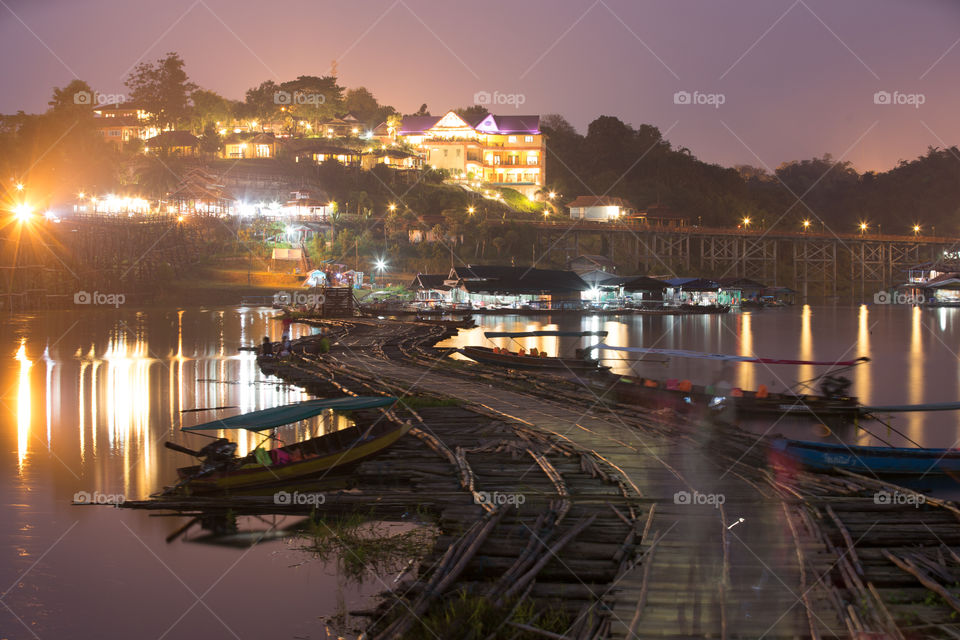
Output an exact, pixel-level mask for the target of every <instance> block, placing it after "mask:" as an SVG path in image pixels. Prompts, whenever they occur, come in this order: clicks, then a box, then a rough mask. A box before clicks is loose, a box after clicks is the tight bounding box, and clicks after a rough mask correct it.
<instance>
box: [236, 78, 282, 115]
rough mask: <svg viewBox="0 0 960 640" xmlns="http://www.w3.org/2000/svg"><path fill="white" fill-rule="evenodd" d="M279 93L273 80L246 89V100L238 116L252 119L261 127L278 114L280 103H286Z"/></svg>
mask: <svg viewBox="0 0 960 640" xmlns="http://www.w3.org/2000/svg"><path fill="white" fill-rule="evenodd" d="M280 91H281V89H280V87H279V85H277V83H276V82H274V81H273V80H267V81H265V82H261V83H260V84H259V85H258V86H256V87H254V88H252V89H247V94H246V96H245V97H246V100H245V101H244V103H243V107H242V108H241V109H239V111H240V115H241V116H242V117H244V118H252V119H254V120H256V121H257V122H259V123H260V124H261V126H262V125H263V121H264V120H270V119H273V118H275V117H276V116H277V114H278V113H280V109H281V104H280V103H281V102H286V99H285V98H284V97H283V94H281V93H280ZM281 98H283V99H281Z"/></svg>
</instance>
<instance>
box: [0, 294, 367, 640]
mask: <svg viewBox="0 0 960 640" xmlns="http://www.w3.org/2000/svg"><path fill="white" fill-rule="evenodd" d="M274 314H275V312H274V311H272V310H267V309H224V310H213V311H209V310H200V309H193V310H186V311H179V312H178V311H165V310H153V311H145V312H129V311H125V310H123V309H120V310H116V311H114V310H110V311H87V310H84V311H83V312H82V313H57V312H51V313H47V314H44V315H42V316H14V317H10V316H4V317H0V416H2V418H0V458H2V459H0V507H2V508H3V509H4V512H5V513H6V514H7V515H6V516H5V517H4V518H0V544H3V546H5V547H6V548H9V549H15V550H16V551H15V553H16V558H11V561H10V562H7V563H5V564H2V565H0V584H7V585H10V584H14V585H16V588H14V589H12V590H11V591H9V593H8V594H7V595H6V596H5V597H4V604H5V605H7V606H9V607H10V610H12V611H14V612H15V613H16V615H17V616H18V617H19V618H21V619H23V620H25V621H26V622H27V624H29V625H30V627H31V630H32V631H28V630H27V629H26V628H24V627H23V626H21V625H20V622H18V620H17V618H15V617H14V616H13V614H11V613H9V612H8V609H6V608H5V607H0V636H2V637H4V638H8V637H9V638H11V640H12V639H15V638H16V639H19V638H21V637H23V638H32V637H34V635H32V634H33V633H35V634H36V635H38V636H40V637H42V638H48V637H49V638H56V637H77V638H80V637H90V638H93V637H96V638H101V639H106V638H111V639H112V638H117V639H119V638H129V637H142V636H143V635H145V634H144V633H143V631H144V630H145V629H146V630H148V633H147V634H146V635H151V636H153V637H157V636H159V635H161V634H162V633H163V632H164V630H165V629H168V628H171V627H170V626H171V625H172V624H174V623H176V621H177V620H178V618H179V617H180V616H181V614H182V613H184V611H186V610H187V609H188V607H190V605H191V604H193V600H194V598H191V597H190V593H189V592H188V591H186V590H183V589H182V587H181V585H180V583H178V582H177V581H176V579H173V578H172V577H171V572H172V573H173V574H175V575H176V576H177V577H178V578H182V580H183V582H184V583H185V584H189V585H191V588H193V589H196V588H198V586H199V585H204V586H203V587H202V589H200V591H198V593H202V592H203V591H204V590H206V589H207V587H208V586H209V585H214V584H216V585H218V586H217V589H216V590H215V591H214V592H213V593H212V594H211V595H210V597H209V598H208V599H207V600H206V603H208V604H210V605H211V607H212V608H213V610H215V611H216V612H217V615H218V616H219V617H220V619H223V620H229V625H230V626H231V627H233V628H239V629H243V630H244V633H243V634H242V635H244V637H246V636H247V635H249V636H250V637H278V636H279V635H282V636H284V637H291V636H301V637H322V635H323V633H324V631H323V628H322V627H323V624H322V618H320V616H327V615H330V614H333V613H334V612H336V611H337V610H338V607H346V608H351V607H352V608H364V607H366V606H369V601H368V600H367V599H366V598H367V597H368V596H369V595H371V594H372V593H375V592H376V591H378V590H379V589H378V586H377V585H373V584H370V585H364V586H357V585H344V584H341V583H338V579H337V577H335V576H333V575H332V573H333V572H332V571H331V570H330V568H328V567H326V566H324V565H323V564H322V563H319V562H314V563H310V562H308V563H307V564H306V565H303V566H301V567H300V568H299V569H298V570H296V571H293V570H291V569H289V566H290V565H293V564H300V563H302V562H303V561H304V560H305V557H304V556H303V554H301V553H299V552H294V551H288V550H286V548H285V546H284V543H283V542H280V541H276V542H270V543H264V544H263V545H262V547H257V548H256V549H254V550H253V551H251V552H250V553H243V552H241V551H237V550H234V549H218V548H211V547H208V546H206V545H195V544H185V541H186V539H187V538H183V539H180V540H178V541H176V542H174V543H172V544H167V543H166V542H165V537H166V536H167V535H168V534H170V533H171V532H172V531H174V530H175V529H177V528H179V527H180V526H181V525H182V524H184V522H185V520H184V519H179V518H154V517H150V515H149V514H148V513H145V512H139V511H127V510H119V511H118V510H114V509H110V508H102V507H75V506H71V504H70V502H71V499H72V498H73V496H74V493H75V492H77V491H87V492H90V493H93V492H95V491H99V492H100V493H102V494H123V495H124V497H125V498H126V499H127V500H133V499H139V498H144V497H146V496H147V495H149V494H150V493H152V492H154V491H157V490H158V489H160V488H162V487H163V486H164V485H168V484H172V483H173V482H174V481H175V479H176V468H177V467H179V466H184V465H187V464H191V463H192V462H193V459H191V458H189V457H188V456H185V455H183V454H179V453H175V452H172V451H169V450H167V449H166V448H164V447H163V442H164V440H172V441H176V442H179V443H181V444H184V445H186V446H189V447H192V448H196V447H198V446H200V445H202V444H203V443H205V442H206V439H203V438H200V437H199V436H196V435H190V434H183V433H181V432H180V428H181V427H182V426H189V425H193V424H197V423H200V422H204V421H207V420H211V419H214V418H216V417H225V416H229V415H234V414H236V413H239V412H241V411H250V410H255V409H261V408H268V407H273V406H277V405H280V404H286V403H288V402H296V401H299V400H303V399H306V398H307V396H306V394H304V393H303V392H302V391H300V390H299V389H296V388H292V387H289V386H287V385H285V384H282V383H280V381H278V380H276V379H272V378H268V377H266V376H264V375H263V374H262V373H260V371H259V369H258V367H257V365H256V357H255V355H254V354H253V353H251V352H238V351H237V347H238V346H240V345H252V344H255V343H258V342H259V341H260V340H261V339H262V338H263V336H264V335H268V336H270V337H271V339H273V340H277V339H279V338H280V332H281V327H280V325H279V323H277V322H272V321H270V318H271V317H272V316H273V315H274ZM311 331H312V330H311V329H309V328H307V327H295V328H294V331H293V334H294V335H295V336H296V335H300V334H303V333H310V332H311ZM227 405H232V406H236V407H237V408H236V409H231V410H227V411H220V412H197V413H181V412H182V411H183V410H184V409H192V408H202V407H215V406H227ZM348 424H349V422H348V421H347V420H346V419H345V418H343V417H342V416H341V417H336V418H334V417H333V416H332V415H326V416H319V417H317V418H315V419H313V420H311V421H306V422H304V423H300V424H298V425H296V426H293V427H290V428H284V429H281V430H279V432H278V435H279V437H281V438H282V439H284V440H285V441H295V440H299V439H304V438H307V437H310V436H312V435H314V434H317V433H321V432H322V433H326V432H329V431H332V430H334V429H338V428H343V427H344V426H347V425H348ZM210 433H212V434H217V433H218V432H210ZM219 433H222V435H226V436H228V437H231V438H232V439H237V436H239V444H240V452H241V453H245V452H247V451H249V450H250V449H251V448H252V447H253V446H255V445H256V444H257V442H259V440H260V436H257V435H256V434H252V433H248V432H246V431H243V432H241V433H239V434H235V433H233V432H230V433H225V432H219ZM199 534H200V530H199V528H195V529H194V530H193V531H191V532H190V535H189V536H188V538H190V537H197V536H198V535H199ZM241 556H242V562H241V561H239V559H240V558H241ZM38 560H42V561H41V562H39V564H37V565H36V567H34V566H33V563H34V562H37V561H38ZM227 572H229V576H228V579H226V580H223V581H222V582H220V581H221V578H223V577H224V575H225V573H227ZM167 587H169V589H168V588H167ZM158 590H163V591H164V594H163V596H162V597H160V598H158V597H157V592H158ZM281 594H282V597H283V599H284V616H282V618H283V619H282V620H278V619H271V617H270V616H263V615H262V612H261V611H259V610H258V608H257V607H254V606H251V607H248V608H245V607H243V606H241V607H236V606H234V605H235V604H236V603H241V604H244V603H247V602H249V603H254V602H263V601H265V600H266V599H270V598H273V599H276V598H277V596H279V595H281ZM218 600H219V601H220V602H219V603H218V602H217V601H218ZM145 602H149V603H151V604H150V606H149V607H145V606H144V603H145ZM200 611H201V608H200V607H198V608H197V611H196V612H194V614H192V615H190V616H189V617H187V618H185V619H184V620H183V622H181V623H178V625H179V626H177V625H175V628H171V631H170V633H169V635H168V637H223V636H224V632H225V631H226V630H225V629H224V627H223V625H222V624H221V622H220V619H218V618H217V617H215V616H214V615H213V614H206V613H202V614H201V615H199V616H197V615H195V614H196V613H197V612H200ZM203 611H206V610H205V609H203ZM108 621H109V622H108ZM227 637H229V634H228V635H227Z"/></svg>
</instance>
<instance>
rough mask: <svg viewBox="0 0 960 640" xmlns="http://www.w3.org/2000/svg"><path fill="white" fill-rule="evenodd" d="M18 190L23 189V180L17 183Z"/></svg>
mask: <svg viewBox="0 0 960 640" xmlns="http://www.w3.org/2000/svg"><path fill="white" fill-rule="evenodd" d="M17 191H23V183H22V182H18V183H17Z"/></svg>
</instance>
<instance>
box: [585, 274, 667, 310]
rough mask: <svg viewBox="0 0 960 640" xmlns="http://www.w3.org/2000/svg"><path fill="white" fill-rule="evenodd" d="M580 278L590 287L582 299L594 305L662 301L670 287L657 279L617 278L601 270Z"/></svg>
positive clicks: (638, 277)
mask: <svg viewBox="0 0 960 640" xmlns="http://www.w3.org/2000/svg"><path fill="white" fill-rule="evenodd" d="M580 277H581V278H582V279H583V280H584V282H586V283H587V284H589V285H590V289H589V290H588V291H586V292H584V294H583V296H582V297H583V299H584V300H585V301H590V302H593V303H603V302H614V301H616V302H623V303H630V302H634V303H636V302H651V301H662V300H663V293H664V291H666V289H667V288H668V287H669V286H670V285H668V284H667V283H666V282H664V281H663V280H657V279H656V278H650V277H647V276H617V275H614V274H612V273H608V272H606V271H599V270H595V271H590V272H588V273H583V274H580Z"/></svg>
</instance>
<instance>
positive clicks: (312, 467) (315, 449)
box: [177, 423, 411, 493]
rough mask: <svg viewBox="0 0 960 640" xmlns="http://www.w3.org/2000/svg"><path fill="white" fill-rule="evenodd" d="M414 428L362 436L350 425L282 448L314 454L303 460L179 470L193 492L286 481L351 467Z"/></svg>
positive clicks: (402, 426)
mask: <svg viewBox="0 0 960 640" xmlns="http://www.w3.org/2000/svg"><path fill="white" fill-rule="evenodd" d="M410 428H411V425H410V424H409V423H405V424H392V425H389V428H387V429H385V430H383V431H382V432H381V433H379V434H376V435H372V436H371V437H369V438H367V439H365V440H362V439H361V438H360V437H359V436H360V435H361V434H362V431H361V430H360V428H359V427H350V428H349V429H344V430H342V431H338V432H334V433H331V434H327V435H325V436H320V437H318V438H311V439H310V440H305V441H303V442H299V443H296V444H292V445H288V446H285V447H281V450H283V451H286V452H287V453H292V452H294V451H297V450H298V451H300V452H301V453H304V454H306V453H309V454H311V456H310V457H305V458H304V459H302V460H295V461H292V462H288V463H286V464H278V465H271V466H269V467H266V466H263V465H262V464H260V463H258V462H255V461H254V460H252V459H249V458H247V459H244V462H243V463H242V464H241V465H240V466H238V467H236V468H234V469H229V470H224V471H216V472H212V473H209V474H205V475H199V476H198V475H196V474H197V472H198V471H199V467H197V466H193V467H184V468H182V469H178V470H177V473H178V474H179V475H180V478H181V480H182V481H183V482H184V486H185V487H186V488H187V490H189V491H190V492H193V493H205V492H217V491H226V490H230V489H248V488H251V487H261V486H269V485H274V484H283V483H287V482H290V481H291V480H299V479H301V478H309V477H311V476H315V475H319V474H322V473H326V472H330V471H332V470H334V469H337V470H342V469H347V468H350V467H352V466H354V465H356V464H358V463H360V462H362V461H364V460H367V459H369V458H372V457H373V456H375V455H377V454H379V453H380V452H382V451H383V450H385V449H386V448H388V447H389V446H390V445H392V444H393V443H394V442H396V441H397V440H399V439H400V438H401V437H402V436H403V435H404V434H406V433H407V431H409V430H410Z"/></svg>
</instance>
